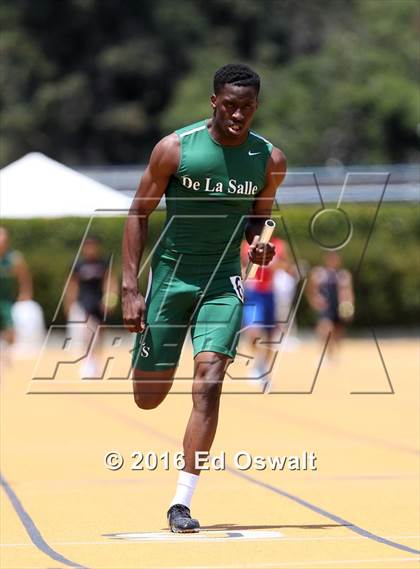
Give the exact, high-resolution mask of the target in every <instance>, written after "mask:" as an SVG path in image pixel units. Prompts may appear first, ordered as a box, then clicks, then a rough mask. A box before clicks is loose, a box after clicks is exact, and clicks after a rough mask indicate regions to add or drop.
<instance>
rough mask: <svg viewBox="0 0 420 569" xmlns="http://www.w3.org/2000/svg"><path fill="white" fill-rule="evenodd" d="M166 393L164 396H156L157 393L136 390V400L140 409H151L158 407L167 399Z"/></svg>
mask: <svg viewBox="0 0 420 569" xmlns="http://www.w3.org/2000/svg"><path fill="white" fill-rule="evenodd" d="M165 397H166V394H165V395H164V396H163V397H162V396H160V397H159V396H156V394H151V393H140V392H136V391H134V401H135V403H136V405H137V407H139V408H140V409H143V410H145V411H147V410H149V409H156V407H158V406H159V405H160V404H161V403H162V401H163V400H164V399H165Z"/></svg>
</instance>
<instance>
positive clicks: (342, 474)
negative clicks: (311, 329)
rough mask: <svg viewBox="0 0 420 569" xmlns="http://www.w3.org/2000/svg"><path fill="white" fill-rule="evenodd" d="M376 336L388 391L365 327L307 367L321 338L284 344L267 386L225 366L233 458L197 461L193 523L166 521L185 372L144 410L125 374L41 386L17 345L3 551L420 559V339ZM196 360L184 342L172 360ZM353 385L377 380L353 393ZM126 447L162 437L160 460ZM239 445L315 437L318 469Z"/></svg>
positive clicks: (124, 559)
mask: <svg viewBox="0 0 420 569" xmlns="http://www.w3.org/2000/svg"><path fill="white" fill-rule="evenodd" d="M380 347H381V351H382V356H383V360H384V362H385V364H386V367H387V371H388V375H389V378H390V380H391V384H392V388H393V390H394V392H395V393H394V394H392V393H389V392H390V391H391V386H390V384H389V382H388V379H387V376H386V374H385V371H384V368H383V365H382V362H381V359H380V357H379V353H378V351H377V349H376V346H375V344H374V342H373V341H369V340H347V341H346V342H345V343H344V345H343V350H342V353H341V355H340V362H339V363H335V364H333V365H330V366H325V365H324V366H322V367H321V369H320V371H319V375H318V377H317V380H316V382H315V383H313V379H314V377H315V373H316V368H317V361H318V360H317V358H318V359H319V349H318V346H317V345H316V344H315V343H310V342H309V343H307V344H303V345H302V346H301V347H300V348H299V349H298V350H297V351H296V352H290V353H285V354H283V356H282V360H281V363H280V365H279V367H277V368H276V369H275V381H274V383H273V391H274V392H276V391H283V392H284V391H285V392H287V393H272V394H265V395H264V394H261V393H259V392H258V388H256V387H254V386H250V385H248V384H247V382H244V381H239V382H238V381H235V380H233V379H229V378H227V379H226V381H225V386H224V395H223V398H222V404H221V412H220V420H219V427H218V432H217V436H216V440H215V443H214V445H213V449H212V454H213V456H217V455H220V454H221V453H222V452H224V453H225V458H226V468H225V469H223V470H220V471H217V470H214V469H211V470H210V471H209V472H203V473H202V477H201V480H200V483H199V485H198V487H197V491H196V494H195V497H194V500H193V504H192V513H193V515H194V516H195V517H197V518H198V519H199V520H200V522H201V524H202V526H203V529H202V531H201V532H200V533H199V534H197V535H173V534H171V533H169V532H168V531H167V529H166V520H165V513H166V510H167V507H168V503H169V502H170V500H171V499H172V495H173V492H174V489H175V484H176V479H177V470H176V468H175V466H174V465H173V459H174V453H176V452H177V451H178V450H180V448H181V441H182V437H183V433H184V429H185V426H186V423H187V419H188V416H189V413H190V409H191V397H190V395H188V394H182V393H180V391H185V390H188V389H189V387H190V386H189V384H188V381H179V382H178V383H176V385H175V387H174V394H173V395H170V396H169V397H168V398H167V399H166V401H165V402H164V403H163V404H162V405H161V406H160V407H159V408H158V409H155V410H153V411H140V410H139V409H137V408H136V406H135V405H134V403H133V401H132V398H131V396H130V395H128V394H122V393H121V389H120V388H121V385H122V382H121V381H120V382H119V385H118V389H117V390H116V391H118V393H110V392H108V393H107V394H103V393H102V394H101V393H97V394H86V393H83V394H76V393H74V392H73V393H69V394H65V393H58V392H57V391H59V389H58V388H57V389H56V385H54V389H51V390H50V391H51V393H49V394H40V393H35V391H37V390H36V389H33V384H34V382H31V377H32V374H33V368H34V362H33V361H14V362H13V364H12V365H9V366H8V367H7V369H4V370H3V377H2V386H1V390H2V409H1V410H2V419H1V427H2V428H1V436H2V441H1V452H2V457H1V459H2V460H1V471H2V490H1V506H2V508H1V516H2V517H1V534H2V545H1V548H0V553H1V567H2V568H4V569H12V568H13V569H26V568H46V569H57V568H64V567H85V568H89V569H94V568H101V569H102V568H109V569H111V568H112V569H114V568H115V569H116V568H118V569H125V568H165V569H175V568H183V569H184V568H189V569H193V568H194V569H204V568H232V569H233V568H240V567H249V568H252V569H259V568H283V567H284V568H295V567H296V568H299V567H302V568H305V569H311V568H323V567H326V568H328V567H331V568H334V569H345V568H352V567H360V568H372V569H373V568H381V569H398V568H400V567H407V568H410V567H418V565H419V552H418V550H419V529H420V528H419V525H420V524H419V489H418V488H419V487H418V481H419V453H418V448H419V433H418V422H419V413H418V402H419V388H418V377H419V369H418V348H417V344H416V342H415V341H414V340H383V341H382V342H381V343H380ZM48 357H50V358H52V359H53V358H55V357H56V354H54V353H53V352H51V353H50V354H49V355H48ZM234 365H235V366H236V368H235V367H234V366H232V370H233V371H235V369H237V370H238V369H240V366H241V363H240V361H239V362H238V363H236V364H234ZM190 368H191V353H190V351H189V348H188V346H187V348H186V350H185V353H184V356H183V360H182V364H181V367H180V374H178V375H181V373H182V372H185V373H187V372H188V371H189V370H190ZM233 375H235V373H233ZM88 383H92V382H88ZM86 385H88V384H87V383H86V382H85V383H84V385H83V389H84V390H86V389H85V387H86ZM92 385H93V383H92ZM98 385H99V387H98ZM103 385H104V382H103V381H102V383H101V382H99V383H98V382H96V383H95V384H94V385H93V387H94V388H95V389H96V390H98V391H101V389H102V387H103ZM247 385H248V386H247ZM246 386H247V387H246ZM124 388H125V390H126V391H127V389H128V382H127V381H126V382H125V384H124ZM102 390H103V389H102ZM311 390H312V393H310V391H311ZM28 391H29V393H28ZM62 391H65V389H62ZM111 391H112V390H111ZM244 391H245V392H246V391H247V392H248V393H244ZM292 391H295V392H296V391H300V392H307V393H295V394H292V393H290V392H292ZM360 391H363V392H370V393H369V394H360V393H359V394H355V393H351V392H360ZM237 392H241V393H237ZM308 392H309V393H308ZM375 392H376V393H375ZM378 392H382V393H378ZM110 451H115V452H118V453H120V455H121V456H122V457H123V458H124V459H125V463H124V465H123V466H122V468H121V469H119V470H117V471H112V470H109V469H107V468H106V467H105V465H104V456H105V455H106V454H107V453H108V452H110ZM135 451H141V452H144V453H146V452H148V451H149V452H151V453H154V454H155V455H156V456H158V457H159V456H160V455H162V454H165V453H167V456H168V457H169V469H168V470H167V469H165V465H164V464H163V459H162V460H161V459H159V460H158V465H157V468H156V469H155V470H151V469H148V468H145V469H144V470H134V469H133V466H135V463H136V459H135V458H131V455H132V454H133V452H135ZM239 451H246V452H248V453H249V454H250V455H252V456H253V457H255V456H256V455H261V456H263V457H270V456H272V457H275V456H282V457H286V456H294V455H298V456H301V454H302V452H304V451H307V452H314V453H315V455H316V466H317V470H316V471H314V470H306V471H304V470H302V471H295V470H289V469H288V468H287V467H286V468H285V469H284V470H272V469H270V468H266V469H265V470H257V469H256V468H254V467H251V468H250V469H248V470H239V468H238V466H237V465H235V462H234V457H235V454H236V453H237V452H239ZM137 462H138V461H137ZM242 464H243V463H242ZM143 465H144V461H143ZM151 466H153V464H152V465H151Z"/></svg>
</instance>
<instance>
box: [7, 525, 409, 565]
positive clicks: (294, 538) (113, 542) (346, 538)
mask: <svg viewBox="0 0 420 569" xmlns="http://www.w3.org/2000/svg"><path fill="white" fill-rule="evenodd" d="M231 531H233V530H231ZM167 535H170V534H169V532H162V536H167ZM174 537H175V540H176V537H177V536H174ZM178 537H179V538H180V539H179V541H180V542H181V541H182V540H183V538H182V536H178ZM190 539H193V536H190ZM363 539H364V537H363V536H354V537H353V536H343V537H326V536H324V537H298V536H290V537H281V541H282V542H283V541H354V540H359V541H361V540H363ZM386 539H420V535H391V536H386ZM184 541H185V539H184ZM196 541H199V540H198V539H197V540H196ZM214 541H219V542H220V538H214ZM253 541H254V540H253ZM258 541H273V539H271V538H259V539H258ZM128 543H139V542H138V541H137V542H136V541H134V540H124V539H110V540H108V541H54V542H52V543H51V545H57V546H59V545H116V544H122V545H125V544H128ZM0 547H32V543H0ZM407 559H408V558H407Z"/></svg>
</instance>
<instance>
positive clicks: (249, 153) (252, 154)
mask: <svg viewBox="0 0 420 569" xmlns="http://www.w3.org/2000/svg"><path fill="white" fill-rule="evenodd" d="M256 154H261V152H251V151H250V150H248V156H255V155H256Z"/></svg>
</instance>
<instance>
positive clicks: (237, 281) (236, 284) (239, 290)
mask: <svg viewBox="0 0 420 569" xmlns="http://www.w3.org/2000/svg"><path fill="white" fill-rule="evenodd" d="M230 282H231V283H232V286H233V290H234V291H235V292H236V296H237V297H238V298H239V300H240V301H241V302H243V301H244V287H243V284H242V279H241V277H240V276H239V275H235V276H234V277H230Z"/></svg>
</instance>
